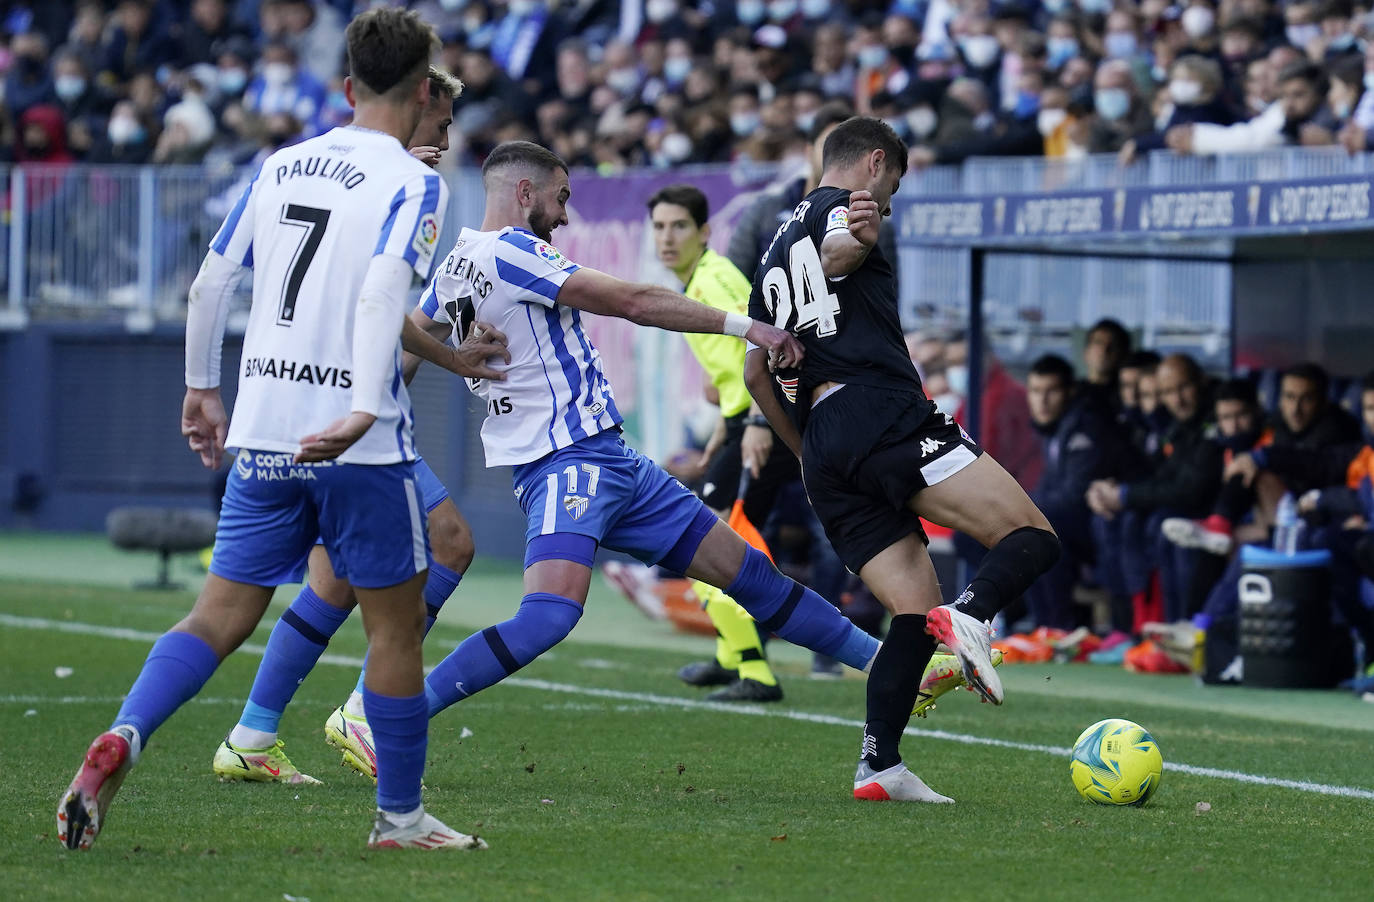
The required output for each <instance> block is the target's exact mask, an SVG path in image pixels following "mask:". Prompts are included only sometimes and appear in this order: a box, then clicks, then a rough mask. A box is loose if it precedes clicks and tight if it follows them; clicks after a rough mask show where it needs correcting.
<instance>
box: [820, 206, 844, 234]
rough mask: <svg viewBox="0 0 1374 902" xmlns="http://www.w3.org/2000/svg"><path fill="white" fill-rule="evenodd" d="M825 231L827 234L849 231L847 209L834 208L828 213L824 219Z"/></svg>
mask: <svg viewBox="0 0 1374 902" xmlns="http://www.w3.org/2000/svg"><path fill="white" fill-rule="evenodd" d="M825 230H826V231H827V232H839V231H848V230H849V208H848V207H836V208H835V209H833V210H831V211H830V214H829V215H828V216H826V218H825Z"/></svg>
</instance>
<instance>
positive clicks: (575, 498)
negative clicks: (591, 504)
mask: <svg viewBox="0 0 1374 902" xmlns="http://www.w3.org/2000/svg"><path fill="white" fill-rule="evenodd" d="M587 503H588V502H587V498H586V497H585V496H583V495H564V496H563V509H564V510H566V511H567V512H568V516H570V517H572V518H573V519H574V520H576V519H577V518H578V517H580V516H582V515H583V514H585V513H586V512H587Z"/></svg>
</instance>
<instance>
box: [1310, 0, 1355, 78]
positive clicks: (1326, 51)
mask: <svg viewBox="0 0 1374 902" xmlns="http://www.w3.org/2000/svg"><path fill="white" fill-rule="evenodd" d="M1354 16H1355V10H1354V7H1353V5H1352V4H1351V2H1350V0H1323V2H1322V3H1321V4H1320V5H1319V6H1318V7H1317V25H1318V26H1319V27H1320V28H1321V37H1319V38H1318V39H1317V40H1315V41H1312V42H1310V43H1309V44H1308V45H1307V50H1308V53H1309V54H1315V53H1316V51H1318V50H1320V51H1321V53H1320V55H1316V56H1312V62H1314V63H1323V62H1326V63H1329V62H1332V61H1334V60H1338V59H1341V58H1343V57H1347V56H1353V57H1359V56H1360V55H1361V49H1360V45H1359V43H1358V42H1357V41H1356V39H1355V18H1354Z"/></svg>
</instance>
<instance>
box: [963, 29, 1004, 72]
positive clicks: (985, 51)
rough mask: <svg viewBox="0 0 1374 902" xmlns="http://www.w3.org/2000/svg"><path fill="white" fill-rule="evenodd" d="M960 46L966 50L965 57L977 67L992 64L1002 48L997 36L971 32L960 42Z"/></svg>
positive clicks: (971, 64)
mask: <svg viewBox="0 0 1374 902" xmlns="http://www.w3.org/2000/svg"><path fill="white" fill-rule="evenodd" d="M959 47H960V49H961V50H963V51H964V59H966V60H968V64H969V65H970V66H972V67H973V68H975V69H986V68H987V67H988V66H991V65H992V64H993V62H994V61H995V60H996V59H997V51H998V50H999V49H1000V45H998V43H997V38H995V37H993V36H992V35H990V34H971V35H969V36H968V37H966V38H964V39H963V40H962V41H961V42H960V44H959Z"/></svg>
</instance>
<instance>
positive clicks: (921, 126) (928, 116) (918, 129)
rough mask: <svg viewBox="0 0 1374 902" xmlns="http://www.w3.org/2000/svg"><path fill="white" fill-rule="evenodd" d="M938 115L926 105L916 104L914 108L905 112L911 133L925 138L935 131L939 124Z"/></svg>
mask: <svg viewBox="0 0 1374 902" xmlns="http://www.w3.org/2000/svg"><path fill="white" fill-rule="evenodd" d="M939 123H940V120H939V117H937V116H936V115H935V111H934V110H932V109H931V108H930V107H928V106H918V107H916V109H914V110H912V111H911V112H909V113H907V114H906V124H907V127H908V128H910V129H911V133H912V134H913V135H915V136H916V137H918V138H925V137H928V136H930V135H932V134H934V133H935V127H936V126H937V125H939Z"/></svg>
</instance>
